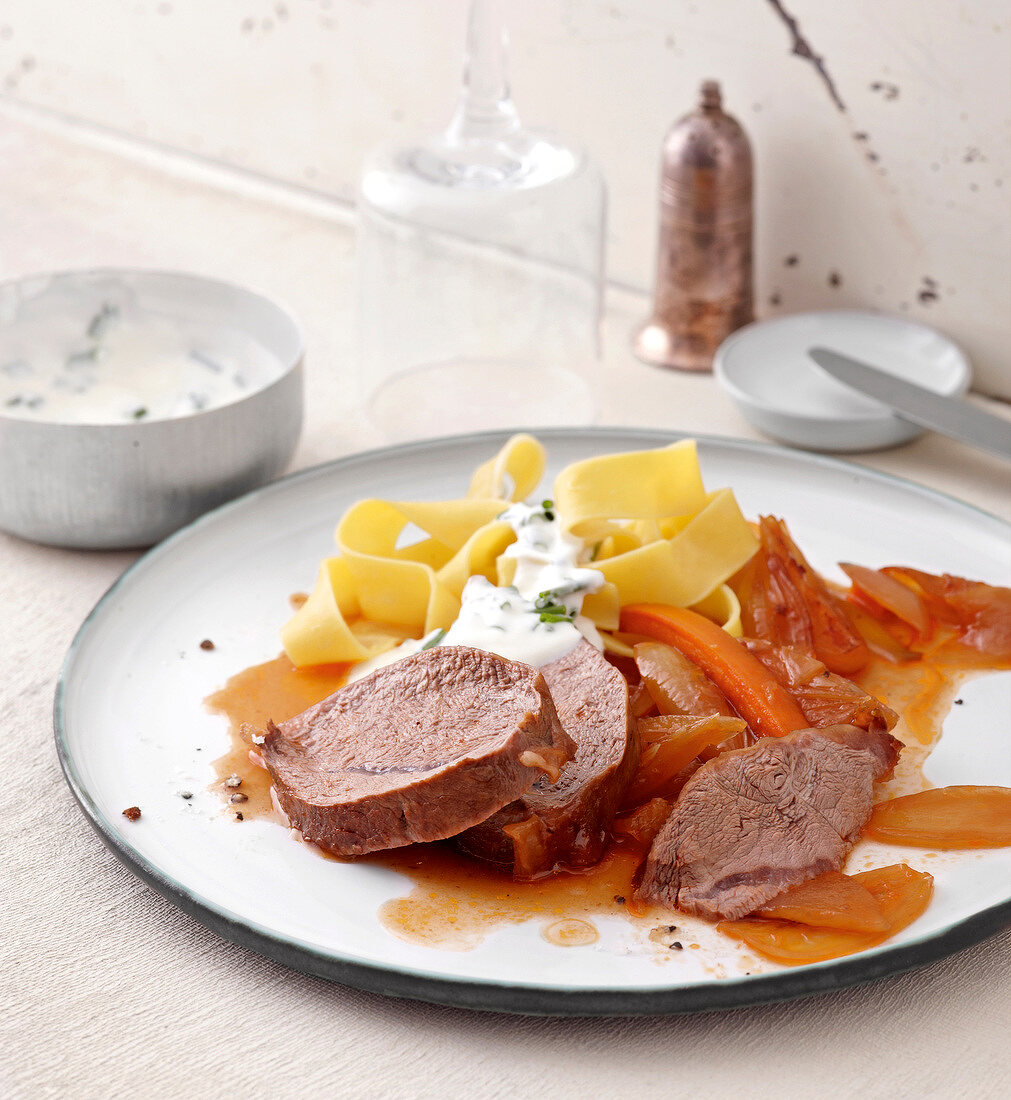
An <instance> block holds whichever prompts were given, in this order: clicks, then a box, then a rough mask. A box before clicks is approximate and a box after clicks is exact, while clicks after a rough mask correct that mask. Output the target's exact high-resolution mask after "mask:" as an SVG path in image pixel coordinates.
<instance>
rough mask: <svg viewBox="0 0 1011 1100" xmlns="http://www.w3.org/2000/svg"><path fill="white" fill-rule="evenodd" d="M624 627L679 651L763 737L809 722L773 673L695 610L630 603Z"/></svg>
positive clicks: (622, 620)
mask: <svg viewBox="0 0 1011 1100" xmlns="http://www.w3.org/2000/svg"><path fill="white" fill-rule="evenodd" d="M621 629H622V630H628V631H632V632H634V633H637V634H645V635H647V636H648V637H650V638H656V639H657V641H660V642H666V643H667V644H668V645H672V646H674V647H675V649H678V650H680V651H681V652H682V653H683V654H684V655H685V656H686V657H687V658H688V659H689V660H690V661H694V662H695V664H697V665H698V666H699V668H701V669H702V671H703V672H704V673H705V674H706V675H707V676H708V677H709V679H710V680H712V681H713V683H714V684H716V686H717V687H718V688H719V689H720V691H722V692H723V694H724V695H725V696H726V697H727V698H728V699H729V700H730V702H731V703H732V704H733V706H734V708H735V710H736V711H737V713H738V714H739V715H740V716H741V717H742V718H743V719H744V720H745V721H746V722H747V723H748V725H749V726H751V728H752V729H753V730H754V731H755V732H756V733H757V734H759V735H760V736H763V737H782V736H783V734H785V733H791V732H792V731H793V730H801V729H808V728H809V727H810V725H811V723H810V722H809V721H808V720H807V719H806V718H805V717H804V715H803V713H802V711H801V709H800V707H799V706H798V705H797V703H796V702H795V701H794V699H793V697H792V696H791V695H790V693H789V692H788V691H787V690H786V688H785V687H783V685H782V684H781V683H780V682H779V681H778V680H777V679H775V678H774V677H773V675H772V673H771V672H769V671H768V669H766V667H765V666H764V665H763V664H762V663H761V662H760V661H759V660H758V659H757V658H755V657H753V656H752V655H751V654H750V653H749V652H748V651H747V650H746V649H745V648H744V646H742V645H741V643H740V642H738V641H737V639H736V638H733V637H731V636H730V635H729V634H728V633H727V632H726V631H725V630H723V628H722V627H719V626H717V625H716V624H715V623H713V622H710V621H709V619H707V618H705V617H704V616H703V615H699V614H698V612H696V611H689V610H688V609H687V608H684V607H669V606H667V605H666V604H654V603H640V604H630V605H629V606H628V607H625V608H623V609H622V612H621Z"/></svg>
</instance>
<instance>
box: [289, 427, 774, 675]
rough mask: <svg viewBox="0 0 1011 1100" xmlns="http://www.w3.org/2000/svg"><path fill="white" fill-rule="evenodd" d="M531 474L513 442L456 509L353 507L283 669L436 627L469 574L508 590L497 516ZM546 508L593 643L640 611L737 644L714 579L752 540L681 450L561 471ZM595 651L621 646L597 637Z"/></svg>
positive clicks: (533, 460) (690, 453) (453, 611)
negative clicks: (583, 578)
mask: <svg viewBox="0 0 1011 1100" xmlns="http://www.w3.org/2000/svg"><path fill="white" fill-rule="evenodd" d="M544 468H545V452H544V448H543V447H542V446H541V444H540V443H539V442H538V441H537V440H536V439H534V438H533V437H532V436H529V435H516V436H513V437H512V438H511V439H510V440H509V441H508V442H507V443H506V444H505V446H503V447H502V449H501V450H500V451H499V452H498V453H497V454H496V455H495V456H494V457H493V458H491V459H490V460H489V461H488V462H486V463H484V464H483V465H481V466H480V467H478V469H477V470H475V472H474V474H473V476H472V478H471V481H470V486H469V488H468V490H467V494H466V496H464V497H462V498H459V499H457V500H449V501H431V502H398V501H386V500H364V501H359V502H358V503H357V504H354V505H352V507H351V508H349V509H348V511H347V512H346V513H345V514H344V516H343V517H342V518H341V520H340V522H339V523H338V525H337V530H336V534H335V538H336V542H337V549H338V553H337V555H336V556H334V557H331V558H327V559H326V560H324V561H323V563H322V564H321V566H320V570H319V575H318V578H317V581H316V586H315V588H314V589H313V591H312V593H311V594H310V596H309V597H308V599H307V600H306V602H305V603H304V604H303V606H302V607H301V608H300V609H299V610H298V611H297V612H296V613H295V615H294V616H293V617H292V618H291V620H290V621H289V622H288V623H287V624H286V625H285V627H284V628H283V630H282V640H283V643H284V648H285V651H286V652H287V654H288V656H289V658H290V659H291V661H292V662H293V663H294V664H295V665H298V666H304V665H313V664H329V663H336V662H345V661H360V660H364V659H366V658H368V657H372V656H375V655H377V654H379V653H381V652H383V651H384V650H386V649H389V648H392V647H393V646H395V645H397V644H399V643H400V642H401V641H403V640H404V639H405V638H408V637H413V638H420V637H422V636H423V635H424V634H426V633H428V632H430V631H432V630H435V629H437V628H442V629H448V628H449V626H450V625H451V624H452V622H453V620H454V619H455V618H456V616H457V614H458V613H459V610H460V596H461V593H462V591H463V587H464V585H465V584H466V582H467V580H468V578H469V577H472V576H476V575H481V576H484V577H486V578H487V579H488V580H489V581H491V582H492V583H493V584H507V583H509V579H510V576H511V566H512V563H511V562H510V560H509V559H508V558H504V557H503V552H504V551H505V549H506V547H507V546H509V544H510V543H511V542H512V541H513V540H514V537H515V535H514V532H513V530H512V528H511V526H510V525H509V524H508V523H506V522H504V521H503V520H501V519H500V518H499V517H500V516H501V515H502V513H503V512H504V511H505V510H506V509H507V508H508V507H509V505H510V504H511V503H513V502H514V501H517V500H523V499H525V498H526V497H528V496H529V495H530V494H531V493H532V492H533V491H534V490H535V489H536V488H537V486H538V485H539V484H540V482H541V479H542V477H543V474H544ZM554 507H555V509H556V510H557V514H558V516H559V518H560V519H561V521H562V522H563V523H564V525H565V527H566V529H567V530H568V531H569V533H571V534H572V535H574V536H576V537H578V538H580V539H583V540H584V541H585V543H586V545H587V557H588V561H587V563H586V564H587V565H589V566H590V567H592V568H595V569H599V570H600V572H601V573H602V574H603V575H604V580H605V583H604V585H603V587H602V588H600V589H599V590H598V591H597V592H594V593H592V594H591V595H589V596H587V597H586V600H585V602H584V604H583V614H585V615H587V616H588V617H589V618H591V619H592V620H593V621H594V623H595V624H596V625H597V627H598V628H599V629H600V630H601V631H602V632H610V631H614V630H615V629H616V628H617V625H618V614H619V610H620V608H621V607H622V606H623V605H625V604H629V603H639V602H648V603H668V604H676V605H677V606H680V607H694V608H695V609H696V610H700V611H701V612H702V613H703V614H706V615H707V616H709V617H710V618H712V619H714V621H716V622H719V623H720V624H721V625H722V626H723V627H724V628H725V629H727V630H729V631H730V632H731V633H735V634H739V633H740V629H741V627H740V607H739V605H738V604H737V599H736V597H735V596H734V593H733V592H732V591H731V590H730V588H729V587H727V586H726V584H725V583H724V582H725V581H726V580H727V579H728V578H729V577H730V576H732V575H733V574H734V573H735V572H737V570H738V569H740V568H741V566H742V565H744V563H745V562H746V561H747V560H748V559H749V558H750V557H751V555H752V554H753V553H754V552H755V549H756V547H757V540H756V537H755V535H754V533H753V531H752V529H751V527H750V525H749V524H748V523H747V521H746V520H745V519H744V517H743V516H742V515H741V512H740V509H739V508H738V506H737V502H736V500H735V499H734V496H733V493H732V492H731V491H730V490H729V489H720V490H717V491H716V492H707V491H706V489H705V487H704V485H703V482H702V476H701V472H700V470H699V464H698V455H697V453H696V448H695V443H694V441H692V440H683V441H681V442H678V443H675V444H673V445H671V446H669V447H661V448H657V449H655V450H648V451H635V452H629V453H624V454H612V455H603V456H600V457H594V458H589V459H585V460H583V461H580V462H576V463H573V464H572V465H570V466H568V467H566V468H565V469H564V470H562V471H561V473H560V474H559V475H558V477H557V478H556V480H555V485H554ZM605 643H606V644H607V647H608V648H609V649H613V650H614V651H616V652H621V651H622V650H623V648H624V645H623V643H622V642H621V640H620V639H611V638H609V637H607V635H606V634H605Z"/></svg>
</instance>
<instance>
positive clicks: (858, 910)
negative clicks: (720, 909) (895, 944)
mask: <svg viewBox="0 0 1011 1100" xmlns="http://www.w3.org/2000/svg"><path fill="white" fill-rule="evenodd" d="M755 915H756V916H759V917H771V918H772V919H774V920H790V921H795V922H796V923H797V924H813V925H816V926H818V927H820V928H843V929H845V930H846V931H848V932H884V931H886V930H887V929H888V921H887V920H886V919H885V915H884V913H882V912H881V906H880V905H878V903H877V901H876V899H875V898H874V895H873V894H872V893H871V892H870V891H869V890H868V889H867V887H866V886H863V885H861V883H860V882H858V881H857V880H856V879H855V878H850V876H849V875H844V874H842V873H841V872H839V871H827V872H826V873H825V874H823V875H818V877H817V878H812V879H808V881H807V882H802V883H801V884H800V885H799V886H792V887H790V889H789V890H784V891H783V893H782V894H779V895H778V896H777V897H774V898H773V899H772V901H770V902H769V903H768V904H767V905H764V906H762V908H761V909H759V910H758V911H757V912H756V914H755Z"/></svg>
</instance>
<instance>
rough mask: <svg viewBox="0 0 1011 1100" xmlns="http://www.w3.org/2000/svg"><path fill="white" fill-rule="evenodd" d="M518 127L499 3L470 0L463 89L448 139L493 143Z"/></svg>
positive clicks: (496, 0) (490, 0)
mask: <svg viewBox="0 0 1011 1100" xmlns="http://www.w3.org/2000/svg"><path fill="white" fill-rule="evenodd" d="M519 125H520V122H519V117H518V116H517V114H516V108H515V106H514V105H513V101H512V97H511V95H510V93H509V76H508V72H507V35H506V29H505V24H504V22H503V19H502V11H501V8H500V3H499V0H472V2H471V5H470V15H469V17H468V22H467V53H466V58H465V60H464V68H463V88H462V91H461V95H460V102H459V104H458V106H457V109H456V114H455V115H454V117H453V121H452V122H451V123H450V126H449V137H450V138H451V139H453V140H455V141H473V140H486V141H489V140H491V141H493V140H495V139H496V138H501V137H505V136H506V135H508V134H512V133H515V132H516V131H517V130H518V129H519Z"/></svg>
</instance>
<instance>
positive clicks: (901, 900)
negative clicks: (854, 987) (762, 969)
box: [716, 863, 934, 966]
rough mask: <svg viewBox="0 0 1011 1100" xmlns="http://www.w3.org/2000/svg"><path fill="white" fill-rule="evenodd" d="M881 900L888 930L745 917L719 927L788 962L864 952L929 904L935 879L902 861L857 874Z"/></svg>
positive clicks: (760, 951)
mask: <svg viewBox="0 0 1011 1100" xmlns="http://www.w3.org/2000/svg"><path fill="white" fill-rule="evenodd" d="M852 877H853V879H854V880H855V881H856V882H858V883H859V884H860V885H862V886H863V887H864V888H865V889H866V890H867V891H868V892H869V893H870V894H871V895H872V896H873V897H874V899H875V901H877V903H878V905H879V907H880V909H881V912H882V913H883V915H884V917H885V920H886V921H887V922H888V928H887V929H886V930H885V931H884V932H848V931H845V930H843V929H840V928H815V927H812V926H811V925H806V924H797V923H795V922H794V921H786V920H766V919H764V918H762V917H745V918H744V920H732V921H727V920H725V921H720V923H719V924H718V925H717V926H716V928H717V930H718V931H720V932H723V933H724V934H725V935H728V936H730V937H731V938H732V939H735V940H740V941H741V942H742V943H746V944H747V945H748V946H749V947H750V948H752V950H754V951H757V952H758V953H759V954H760V955H764V956H765V957H766V958H769V959H773V960H774V961H775V962H778V963H783V964H784V965H785V966H803V965H805V964H806V963H814V962H822V961H823V960H825V959H838V958H840V957H841V956H843V955H852V954H854V953H855V952H857V951H865V950H866V949H867V948H869V947H875V946H877V944H879V943H883V942H884V941H885V940H887V939H889V938H890V937H891V936H894V935H895V934H896V933H898V932H901V931H902V929H903V928H905V927H907V925H910V924H912V923H913V921H914V920H916V918H917V917H919V916H920V915H921V914H922V913H923V911H924V910H925V909H926V908H927V906H928V905H929V904H930V899H931V896H932V895H933V892H934V880H933V878H932V877H931V876H930V875H928V874H926V873H925V872H923V871H914V870H913V868H912V867H907V866H906V865H905V864H904V863H897V864H894V865H893V866H891V867H880V868H877V869H876V870H874V871H865V872H864V873H863V874H859V875H853V876H852Z"/></svg>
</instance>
